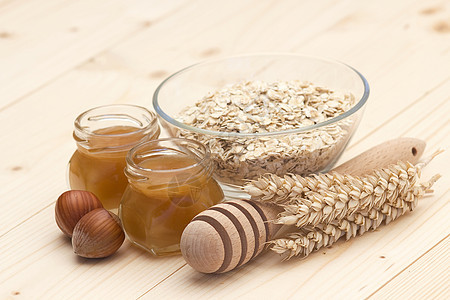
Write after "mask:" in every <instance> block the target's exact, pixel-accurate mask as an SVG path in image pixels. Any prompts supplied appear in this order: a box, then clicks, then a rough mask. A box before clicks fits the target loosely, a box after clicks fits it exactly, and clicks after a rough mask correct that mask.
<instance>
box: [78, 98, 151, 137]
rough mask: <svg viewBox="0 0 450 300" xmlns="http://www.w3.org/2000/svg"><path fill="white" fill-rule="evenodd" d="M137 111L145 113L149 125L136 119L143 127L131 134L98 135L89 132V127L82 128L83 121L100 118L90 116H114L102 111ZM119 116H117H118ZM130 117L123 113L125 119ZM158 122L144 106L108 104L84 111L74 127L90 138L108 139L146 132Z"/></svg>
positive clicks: (137, 128)
mask: <svg viewBox="0 0 450 300" xmlns="http://www.w3.org/2000/svg"><path fill="white" fill-rule="evenodd" d="M127 108H128V109H129V108H132V109H136V110H138V111H140V112H142V113H144V114H145V115H146V117H147V118H148V119H147V120H146V121H147V124H144V123H143V122H142V121H141V120H137V119H135V118H134V120H135V121H136V124H142V126H139V127H136V130H134V131H130V132H126V133H113V134H104V133H98V132H95V131H92V130H89V127H88V126H82V121H83V120H84V119H85V118H88V120H89V119H90V118H93V117H98V116H90V114H92V113H95V112H98V113H100V115H101V116H104V117H106V116H110V117H111V116H113V115H114V114H112V113H111V112H109V113H106V111H105V112H104V113H102V110H108V109H118V112H119V111H120V109H127ZM116 115H117V114H116ZM125 116H128V117H131V116H129V115H127V114H126V113H125V112H124V113H123V117H125ZM157 121H158V118H157V116H156V114H155V113H154V112H152V111H150V110H148V109H147V108H145V107H143V106H139V105H134V104H107V105H101V106H97V107H94V108H91V109H88V110H86V111H84V112H83V113H81V114H80V115H79V116H78V117H77V118H76V119H75V121H74V126H75V130H78V131H80V132H83V133H85V134H88V135H90V136H108V137H115V136H126V135H132V134H135V133H139V132H142V131H145V130H147V129H149V128H151V127H152V126H154V124H155V123H156V122H157Z"/></svg>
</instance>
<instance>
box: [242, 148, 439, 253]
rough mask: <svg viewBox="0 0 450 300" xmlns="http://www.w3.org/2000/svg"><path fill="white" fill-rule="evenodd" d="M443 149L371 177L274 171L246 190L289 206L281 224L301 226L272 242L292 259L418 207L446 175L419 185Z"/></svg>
mask: <svg viewBox="0 0 450 300" xmlns="http://www.w3.org/2000/svg"><path fill="white" fill-rule="evenodd" d="M441 152H442V151H437V152H435V153H434V154H433V155H432V156H431V157H430V158H428V159H427V160H425V161H423V162H421V163H418V164H416V165H413V164H411V163H409V162H398V163H397V164H393V165H390V166H389V167H388V168H382V169H378V170H374V171H373V172H372V174H369V175H365V176H351V175H343V174H339V173H336V172H331V173H327V174H319V175H311V176H307V177H302V176H299V175H295V174H289V175H286V176H284V177H279V176H276V175H273V174H268V175H266V176H263V177H260V178H259V179H258V180H255V181H251V182H249V184H247V185H246V186H245V187H244V188H243V189H244V190H245V191H246V192H247V193H248V194H250V196H251V198H252V199H253V200H256V201H263V202H267V201H269V202H274V203H277V204H279V205H282V206H283V207H284V211H283V212H282V213H280V215H279V216H278V219H277V220H276V221H275V223H278V224H284V225H295V226H296V227H298V228H297V231H296V232H293V233H290V234H288V235H287V237H286V238H280V239H276V240H273V241H270V242H269V244H271V245H272V247H271V248H272V250H273V251H275V252H277V253H280V254H286V258H287V259H289V258H291V257H292V256H296V255H302V256H307V255H309V253H311V252H312V251H313V250H317V249H320V248H321V247H324V246H325V247H326V246H330V245H331V244H333V243H334V242H336V241H337V240H338V239H339V238H341V237H342V236H344V235H345V237H346V239H349V238H351V237H354V236H356V234H357V233H359V234H363V233H364V232H366V231H368V230H373V229H376V228H377V227H379V226H380V225H381V224H382V223H383V221H384V223H385V224H388V223H390V222H391V221H392V220H395V219H396V218H397V217H399V216H401V215H403V214H404V213H405V212H406V211H409V210H413V209H414V208H415V207H416V206H417V203H418V200H419V199H420V198H421V197H423V196H424V194H425V193H427V192H431V190H430V188H431V187H432V185H433V184H434V183H435V182H436V181H437V180H438V179H439V177H440V176H439V175H435V176H433V177H432V178H431V179H430V180H429V181H427V182H425V183H421V184H416V183H417V180H418V179H419V178H420V176H421V170H422V168H423V167H424V166H425V165H427V164H428V163H429V162H430V161H431V160H432V159H433V158H434V157H435V156H436V155H438V154H439V153H441Z"/></svg>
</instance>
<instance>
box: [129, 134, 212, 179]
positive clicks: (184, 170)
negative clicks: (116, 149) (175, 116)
mask: <svg viewBox="0 0 450 300" xmlns="http://www.w3.org/2000/svg"><path fill="white" fill-rule="evenodd" d="M126 160H127V166H126V169H125V175H126V176H127V177H128V181H129V182H130V183H133V182H135V183H139V182H142V183H145V184H146V185H152V186H158V185H161V184H167V183H171V184H175V185H176V184H188V183H189V181H190V180H199V178H209V177H211V176H212V172H213V164H212V160H211V157H210V152H209V150H208V149H207V148H206V147H205V146H204V145H203V144H201V143H199V142H197V141H194V140H188V139H182V138H167V139H159V140H154V141H148V142H145V143H142V144H139V145H137V146H136V147H134V148H133V149H131V150H130V151H129V152H128V154H127V158H126Z"/></svg>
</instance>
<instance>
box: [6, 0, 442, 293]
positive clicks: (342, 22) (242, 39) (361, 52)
mask: <svg viewBox="0 0 450 300" xmlns="http://www.w3.org/2000/svg"><path fill="white" fill-rule="evenodd" d="M250 52H292V53H302V54H306V55H315V56H324V57H328V58H333V59H337V60H340V61H344V62H346V63H348V64H350V65H351V66H353V67H355V68H356V69H358V70H359V71H360V72H361V73H363V74H364V75H365V76H366V77H367V79H368V81H369V83H370V86H371V95H370V98H369V103H368V106H367V109H366V113H365V116H364V118H363V120H362V122H361V124H360V126H359V129H358V131H357V133H356V135H355V136H354V138H353V139H352V141H351V144H350V145H349V147H348V148H347V150H346V151H345V153H344V155H343V156H342V157H341V161H345V160H347V159H349V158H350V157H352V156H354V155H356V154H358V153H360V152H362V151H363V150H365V149H368V148H369V147H371V146H373V145H375V144H378V143H379V142H382V141H385V140H388V139H392V138H396V137H399V136H410V137H416V138H421V139H423V140H425V141H426V142H427V149H426V153H425V154H428V155H429V154H431V153H432V152H433V151H434V150H436V149H438V148H444V149H445V148H448V147H449V142H450V141H449V140H450V139H449V134H450V130H449V129H450V125H449V123H450V119H449V115H450V101H449V100H450V96H449V95H450V3H449V1H448V0H429V1H428V0H427V1H420V0H415V1H413V0H411V1H408V0H396V1H392V0H380V1H369V0H363V1H361V0H347V1H318V0H304V1H294V0H292V1H266V0H262V1H257V0H252V1H243V0H239V1H238V0H233V1H208V0H191V1H189V0H170V1H162V0H160V1H156V0H134V1H132V0H109V1H99V0H97V1H93V0H80V1H69V0H35V1H30V0H0V130H1V141H2V142H1V143H2V150H1V153H2V154H1V158H0V159H1V160H0V166H1V170H0V176H1V178H0V182H1V185H0V204H1V208H2V209H1V210H0V222H1V226H0V298H2V299H90V298H93V299H138V298H143V299H178V298H186V299H190V298H191V299H199V298H200V299H209V298H229V299H235V298H245V299H247V298H248V299H261V298H265V299H272V298H275V299H284V298H293V299H299V298H313V299H314V298H323V299H339V298H341V299H362V298H374V299H375V298H380V299H386V298H391V299H412V298H416V299H444V298H447V299H449V298H450V292H449V261H450V259H449V241H450V239H449V232H450V220H449V217H448V216H449V214H450V209H449V197H450V193H449V186H450V172H449V169H450V162H449V157H450V156H449V155H450V153H449V151H448V150H447V152H444V153H443V154H441V155H440V156H438V157H436V158H435V160H433V161H432V162H431V163H430V164H429V165H428V166H427V167H426V169H425V170H424V171H423V178H424V179H428V178H430V177H431V176H432V175H434V174H436V173H440V174H441V175H443V177H442V178H441V179H440V180H439V181H438V182H437V183H436V185H435V187H434V194H432V195H431V196H428V197H426V198H424V199H423V200H422V201H421V202H420V204H419V206H418V207H417V209H416V210H415V211H414V212H412V213H407V214H406V215H405V216H403V217H401V218H399V219H398V220H396V221H395V222H393V223H391V224H389V225H388V226H382V227H381V228H380V229H378V230H376V231H374V232H369V233H366V234H365V235H363V236H360V237H357V238H354V239H352V240H350V241H348V242H339V243H337V244H335V245H334V246H333V247H332V248H329V249H325V250H323V251H318V252H316V253H314V254H313V255H311V256H309V257H308V258H306V259H304V260H301V259H292V260H290V261H287V262H281V261H280V258H279V257H278V256H277V255H276V254H274V253H272V252H267V253H265V254H264V255H262V256H260V257H258V258H257V259H256V260H254V261H253V262H252V263H250V264H248V265H246V266H244V267H242V268H240V269H238V270H235V271H233V272H230V273H226V274H223V275H220V276H217V275H204V274H200V273H197V272H195V271H194V270H193V269H191V268H190V267H189V266H188V265H186V263H185V262H184V260H183V259H182V257H180V256H173V257H167V258H155V257H152V256H151V255H149V254H148V253H146V252H144V251H142V250H140V249H137V248H135V247H132V246H131V245H130V244H129V243H128V242H126V243H125V244H124V245H123V246H122V248H121V249H120V250H119V252H118V253H116V254H115V255H113V256H111V257H109V258H107V259H94V260H87V259H81V258H79V257H77V256H76V255H74V254H73V253H72V248H71V245H70V242H69V240H68V239H67V238H65V237H64V236H63V235H62V233H61V232H60V231H59V229H58V228H57V227H56V224H55V220H54V204H55V200H56V198H57V197H58V195H59V194H60V193H61V192H63V191H64V190H66V189H67V185H66V177H65V176H66V165H67V162H68V160H69V158H70V156H71V154H72V152H73V151H74V150H75V142H74V141H73V139H72V129H73V127H72V126H73V120H74V119H75V117H76V116H77V115H78V114H79V113H81V112H82V111H84V110H86V109H89V108H92V107H95V106H99V105H104V104H112V103H133V104H138V105H144V106H146V107H151V96H152V93H153V91H154V90H155V88H156V87H157V85H158V84H159V83H160V82H161V81H162V80H163V79H164V78H165V77H167V76H168V75H169V74H171V73H173V72H175V71H177V70H179V69H180V68H183V67H185V66H187V65H190V64H193V63H196V62H198V61H202V60H204V59H210V58H216V57H223V56H229V55H234V54H240V53H250Z"/></svg>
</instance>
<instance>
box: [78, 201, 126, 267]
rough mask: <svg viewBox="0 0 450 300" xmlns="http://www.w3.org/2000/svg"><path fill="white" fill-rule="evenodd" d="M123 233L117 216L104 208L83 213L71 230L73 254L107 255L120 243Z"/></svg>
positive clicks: (114, 250)
mask: <svg viewBox="0 0 450 300" xmlns="http://www.w3.org/2000/svg"><path fill="white" fill-rule="evenodd" d="M124 239H125V234H124V232H123V230H122V227H121V225H120V220H119V218H118V217H117V216H116V215H115V214H113V213H111V212H109V211H107V210H106V209H104V208H97V209H95V210H93V211H91V212H89V213H87V214H86V215H84V216H83V217H82V218H81V219H80V221H78V223H77V225H76V226H75V228H74V230H73V235H72V247H73V251H74V252H75V254H77V255H79V256H82V257H87V258H101V257H107V256H109V255H111V254H113V253H114V252H116V251H117V250H118V249H119V248H120V246H121V245H122V243H123V241H124Z"/></svg>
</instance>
